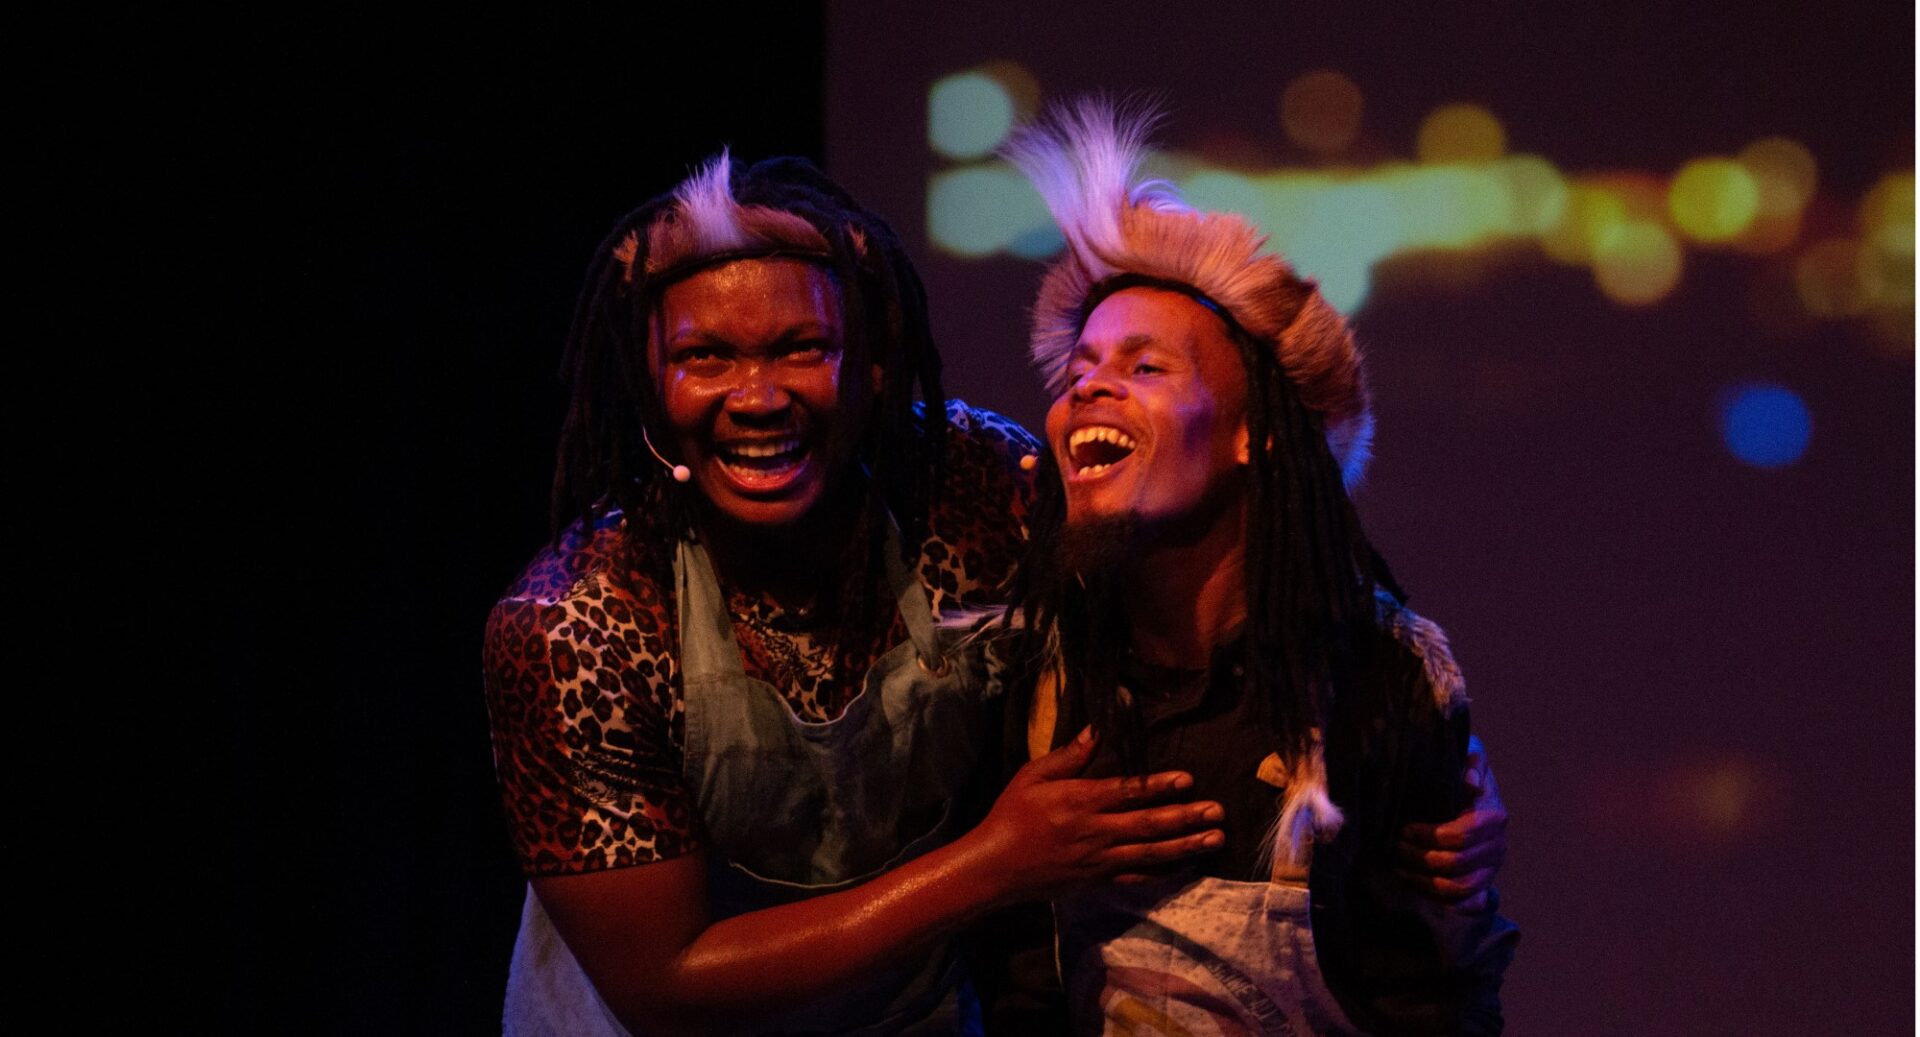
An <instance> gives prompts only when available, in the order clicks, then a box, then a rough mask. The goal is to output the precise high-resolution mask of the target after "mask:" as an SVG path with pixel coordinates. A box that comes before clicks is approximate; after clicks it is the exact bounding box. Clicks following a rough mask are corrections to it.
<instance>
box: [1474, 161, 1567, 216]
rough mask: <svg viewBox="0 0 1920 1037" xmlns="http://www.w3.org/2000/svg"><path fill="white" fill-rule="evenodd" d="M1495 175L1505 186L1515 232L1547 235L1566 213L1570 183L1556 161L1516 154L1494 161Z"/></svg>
mask: <svg viewBox="0 0 1920 1037" xmlns="http://www.w3.org/2000/svg"><path fill="white" fill-rule="evenodd" d="M1492 174H1493V175H1494V176H1497V177H1499V178H1500V179H1501V180H1502V181H1503V182H1504V183H1505V185H1506V193H1507V197H1508V199H1509V200H1510V201H1511V203H1512V225H1511V227H1510V228H1509V229H1510V230H1511V232H1512V233H1515V234H1545V233H1547V232H1549V231H1551V230H1552V229H1553V228H1554V227H1556V226H1558V225H1559V223H1560V221H1561V219H1562V218H1563V217H1564V216H1565V214H1566V211H1567V182H1566V180H1565V179H1564V178H1562V177H1561V176H1560V171H1559V170H1558V169H1555V168H1554V167H1553V163H1551V162H1548V161H1547V160H1546V159H1544V158H1541V157H1540V156H1538V155H1514V156H1513V157H1511V158H1505V159H1501V160H1500V161H1499V162H1497V163H1495V164H1494V166H1493V168H1492Z"/></svg>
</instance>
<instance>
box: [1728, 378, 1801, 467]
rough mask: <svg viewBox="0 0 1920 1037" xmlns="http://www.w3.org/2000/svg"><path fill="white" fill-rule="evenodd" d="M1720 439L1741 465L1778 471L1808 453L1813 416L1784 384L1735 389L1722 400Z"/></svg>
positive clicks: (1742, 386)
mask: <svg viewBox="0 0 1920 1037" xmlns="http://www.w3.org/2000/svg"><path fill="white" fill-rule="evenodd" d="M1720 437H1721V438H1722V439H1724V440H1726V443H1727V449H1728V450H1731V451H1733V456H1735V457H1737V458H1739V459H1740V460H1741V461H1742V462H1744V463H1746V464H1750V465H1752V466H1754V467H1755V468H1780V467H1783V466H1786V465H1790V464H1792V463H1794V462H1795V461H1798V460H1800V457H1801V455H1803V454H1805V453H1806V452H1807V443H1808V442H1809V441H1811V440H1812V439H1813V415H1812V414H1810V413H1808V411H1807V405H1806V404H1805V403H1804V402H1802V401H1801V399H1800V396H1799V394H1798V393H1795V392H1794V391H1793V390H1792V389H1789V388H1787V387H1786V386H1784V385H1772V384H1765V383H1759V384H1748V385H1741V386H1735V387H1734V388H1733V389H1731V390H1729V391H1728V392H1727V393H1726V394H1725V395H1724V396H1723V397H1722V398H1721V404H1720Z"/></svg>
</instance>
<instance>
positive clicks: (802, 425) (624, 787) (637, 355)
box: [486, 154, 1219, 1035]
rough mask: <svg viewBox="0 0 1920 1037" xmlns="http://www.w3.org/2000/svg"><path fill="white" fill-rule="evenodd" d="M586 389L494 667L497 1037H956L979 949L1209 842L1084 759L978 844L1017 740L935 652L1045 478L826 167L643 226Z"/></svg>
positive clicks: (1036, 771)
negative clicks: (989, 798)
mask: <svg viewBox="0 0 1920 1037" xmlns="http://www.w3.org/2000/svg"><path fill="white" fill-rule="evenodd" d="M567 376H568V380H569V382H570V383H571V386H572V390H573V399H572V404H571V407H570V411H569V414H568V417H567V423H566V426H565V428H564V430H563V433H562V439H561V446H560V460H559V466H558V474H557V476H556V485H555V492H554V501H555V511H556V520H555V525H556V527H557V528H560V529H561V530H562V532H561V533H560V535H559V536H558V537H557V540H556V543H555V544H554V545H553V546H551V547H549V548H548V549H547V550H546V551H544V552H542V553H541V555H540V556H539V557H537V558H536V559H535V560H534V562H533V563H532V565H531V566H529V567H528V569H527V571H526V572H525V574H523V575H522V577H521V578H520V580H519V581H518V582H517V583H516V584H515V585H514V587H513V588H512V589H510V590H509V591H508V593H507V595H506V596H505V598H503V599H502V601H501V602H500V603H499V605H498V606H496V608H495V609H494V611H493V613H492V615H491V616H490V618H489V622H488V630H487V640H486V676H487V693H488V707H489V713H490V715H491V719H492V723H493V737H494V752H495V763H496V769H497V771H498V774H499V778H500V782H501V786H502V791H503V795H504V798H505V801H506V806H507V812H508V816H509V822H510V827H511V831H512V835H513V839H514V844H515V848H516V850H517V851H518V853H519V856H520V859H521V862H522V865H523V867H524V868H525V870H526V872H527V874H528V876H529V879H530V888H529V892H528V896H527V900H526V905H525V909H524V911H523V914H522V920H521V928H520V935H519V939H518V942H517V943H516V945H515V949H514V960H513V967H512V971H511V975H510V977H509V981H508V993H507V1008H506V1020H505V1021H506V1028H507V1030H508V1032H511V1033H528V1034H534V1033H541V1034H544V1033H554V1034H568V1035H584V1034H617V1033H623V1032H626V1031H625V1027H632V1028H633V1029H635V1030H639V1031H642V1032H676V1033H679V1032H721V1033H729V1034H732V1033H749V1032H755V1033H757V1032H781V1033H810V1034H812V1033H842V1032H849V1033H851V1032H860V1033H869V1032H872V1033H942V1034H945V1033H956V1032H962V1027H963V1023H964V1018H963V1015H964V1010H963V1008H962V997H961V994H960V990H961V987H962V983H961V981H960V976H959V970H958V968H957V965H956V961H957V958H956V955H955V954H954V953H953V952H952V950H951V949H950V947H949V943H950V941H949V937H950V936H951V935H952V934H953V932H954V931H955V930H956V929H957V928H959V927H960V926H961V925H962V924H963V923H965V922H967V921H969V920H971V919H973V918H975V917H977V916H979V915H981V914H982V913H984V912H986V911H988V910H990V909H992V908H996V907H999V906H1001V905H1004V904H1008V903H1012V902H1015V901H1020V900H1026V899H1034V898H1041V897H1045V896H1048V895H1051V894H1052V893H1055V892H1057V891H1060V890H1062V889H1067V888H1074V887H1076V886H1078V885H1083V884H1086V883H1090V882H1094V881H1103V880H1105V879H1107V878H1109V877H1111V876H1113V875H1115V874H1117V873H1123V872H1128V871H1133V870H1137V869H1139V868H1142V867H1144V866H1148V865H1151V864H1153V863H1156V862H1162V861H1166V860H1169V859H1172V858H1174V857H1178V856H1184V855H1189V854H1192V853H1194V852H1196V851H1199V850H1201V849H1204V848H1205V847H1206V846H1208V845H1211V844H1212V843H1214V842H1217V840H1218V839H1219V832H1218V831H1217V830H1214V829H1213V822H1212V821H1211V820H1210V819H1209V815H1210V814H1215V813H1217V811H1218V810H1219V807H1218V805H1217V804H1211V803H1207V802H1205V801H1191V802H1183V803H1178V804H1164V803H1162V802H1161V801H1163V800H1166V799H1167V798H1169V797H1168V793H1169V792H1171V791H1172V790H1173V789H1174V788H1175V787H1176V785H1178V784H1180V783H1182V782H1184V781H1185V779H1184V777H1183V776H1180V775H1171V774H1169V775H1155V776H1153V777H1152V778H1150V779H1149V780H1147V781H1146V782H1133V781H1122V780H1119V779H1112V780H1086V779H1080V778H1078V777H1077V772H1078V770H1079V769H1080V768H1081V765H1082V764H1084V762H1085V759H1086V757H1087V752H1088V747H1087V746H1086V745H1085V744H1084V743H1082V744H1079V745H1076V746H1073V747H1070V748H1069V749H1068V750H1066V751H1065V752H1062V753H1060V754H1056V755H1055V756H1052V757H1049V758H1048V759H1047V760H1044V761H1041V762H1039V763H1037V764H1036V765H1035V766H1033V767H1030V768H1028V769H1026V770H1025V771H1023V772H1022V774H1021V775H1020V776H1019V777H1018V778H1017V779H1016V780H1015V781H1014V782H1013V783H1012V784H1011V785H1010V786H1009V787H1008V788H1007V789H1006V791H1005V792H1004V793H1003V794H1002V795H1000V796H999V798H998V800H997V801H995V802H994V804H993V808H992V810H991V811H990V812H989V813H988V814H987V816H986V818H985V819H984V820H983V821H981V822H980V824H979V825H978V826H977V827H974V828H973V829H972V830H971V831H970V832H968V831H966V830H965V828H964V827H963V826H964V825H965V824H966V823H968V822H970V821H971V820H973V819H974V818H973V817H970V816H969V814H968V809H967V806H968V803H969V802H970V798H969V792H970V789H969V786H970V784H971V783H973V782H974V781H975V780H976V779H977V778H978V777H979V776H980V775H981V774H982V772H983V770H985V769H983V768H982V767H980V766H979V765H978V764H979V761H980V760H981V759H982V758H983V757H988V756H995V757H997V755H998V752H997V750H995V749H994V748H993V747H992V746H993V745H994V744H995V743H994V742H993V739H994V738H995V737H997V734H998V726H997V725H996V724H995V723H994V722H993V719H992V718H993V716H994V713H993V711H992V710H991V709H990V703H989V702H988V701H987V700H988V699H989V697H990V696H991V695H992V690H991V688H990V686H989V685H988V683H987V682H986V681H985V680H984V679H983V677H982V667H981V665H980V663H979V661H978V659H977V658H976V655H975V652H974V651H972V650H969V649H966V648H963V647H955V646H953V645H951V644H949V643H948V642H947V641H946V640H945V639H944V635H943V633H942V632H941V631H939V630H937V629H936V627H935V625H934V623H933V616H934V615H935V614H936V612H937V610H940V609H942V608H947V607H952V606H957V605H961V604H964V603H965V602H967V601H968V600H969V599H972V598H974V597H976V596H977V595H979V594H981V593H982V592H983V591H985V590H987V589H989V588H992V587H993V586H994V585H996V584H997V583H998V582H999V581H1001V580H1002V579H1003V578H1004V576H1005V574H1006V572H1007V571H1008V570H1009V569H1011V567H1012V563H1013V559H1014V555H1015V553H1016V551H1017V549H1018V544H1019V534H1018V529H1019V523H1020V521H1021V520H1022V518H1023V517H1024V501H1025V500H1026V497H1027V492H1026V488H1025V487H1024V485H1021V484H1019V483H1018V482H1017V479H1018V477H1019V476H1021V475H1022V474H1023V473H1022V472H1021V470H1020V468H1019V467H1018V464H1017V459H1018V458H1019V457H1020V456H1022V455H1024V454H1026V453H1028V452H1029V451H1030V450H1031V449H1032V445H1033V441H1032V439H1031V438H1030V437H1028V436H1027V435H1026V433H1024V432H1022V431H1020V430H1019V429H1018V428H1017V427H1015V426H1013V425H1011V424H1008V423H1005V422H1003V421H1002V420H1001V419H999V418H997V417H995V416H994V415H991V414H987V413H985V412H982V411H977V410H973V409H971V408H968V407H966V406H964V405H962V404H959V403H957V402H955V403H948V402H947V401H946V400H945V399H944V397H943V395H942V393H941V390H940V381H939V358H938V355H937V354H936V353H935V352H934V349H933V343H932V341H931V339H930V337H929V335H928V331H927V317H926V308H925V303H924V299H923V296H922V292H921V288H920V282H919V279H918V278H917V277H916V275H915V274H914V272H913V269H912V267H911V266H909V265H908V263H907V260H906V258H905V255H904V253H903V252H902V250H901V248H900V245H899V243H898V241H897V240H896V239H895V238H894V236H893V234H892V232H891V231H890V230H889V229H888V228H887V226H886V225H885V224H884V223H883V222H881V221H880V220H879V219H878V218H877V217H875V216H873V215H872V214H871V213H869V212H867V211H866V210H864V209H862V208H860V207H859V206H858V205H857V204H856V203H855V202H854V201H853V200H852V199H851V198H849V197H848V196H847V195H846V194H845V193H844V192H843V191H841V190H840V188H839V187H838V186H837V185H835V184H833V183H832V182H831V181H829V180H828V179H826V178H825V177H824V176H822V175H821V174H820V173H819V172H818V171H817V170H815V169H813V167H812V166H810V165H808V164H806V163H805V162H802V161H799V160H792V159H784V160H773V161H770V162H765V163H761V164H760V165H757V166H754V167H752V168H751V169H744V168H735V167H734V166H733V165H732V164H731V163H730V162H729V161H728V160H727V157H726V156H725V155H724V154H723V155H722V156H720V158H719V159H717V160H716V161H714V162H712V163H711V164H709V165H708V166H707V167H706V168H704V169H703V170H702V171H701V172H699V173H698V174H697V175H695V176H694V177H693V178H691V179H690V180H688V181H687V182H686V183H684V184H682V185H681V187H680V188H679V189H678V190H677V191H675V192H674V193H673V194H671V195H668V196H665V197H662V198H659V199H656V200H654V201H653V202H650V203H649V204H647V205H646V206H643V207H642V208H640V209H639V210H637V211H635V212H634V213H632V214H630V215H629V216H628V217H627V218H626V219H625V220H623V221H622V222H621V223H620V225H619V226H618V227H616V228H615V230H614V232H613V233H612V235H610V236H609V238H608V239H607V241H606V243H605V244H603V245H602V247H601V251H600V253H599V255H598V256H597V258H596V260H595V263H594V266H593V268H592V269H591V271H590V272H589V277H588V283H587V286H586V288H585V290H584V292H583V293H582V296H581V300H580V304H579V307H578V309H577V311H576V313H575V317H574V323H573V329H572V332H571V335H570V341H569V347H568V353H567ZM916 389H917V390H918V395H919V397H920V399H921V401H922V403H921V404H920V405H918V406H916V404H915V402H914V396H915V391H916ZM989 791H991V790H989ZM1182 798H1186V797H1182ZM983 800H984V797H982V798H981V801H983ZM963 833H964V834H963Z"/></svg>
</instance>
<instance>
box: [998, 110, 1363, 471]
mask: <svg viewBox="0 0 1920 1037" xmlns="http://www.w3.org/2000/svg"><path fill="white" fill-rule="evenodd" d="M1156 121H1157V119H1156V117H1155V116H1154V115H1153V114H1152V113H1151V112H1150V111H1141V110H1133V111H1125V110H1116V108H1115V107H1114V105H1113V104H1112V103H1110V102H1108V101H1105V100H1099V99H1086V100H1082V101H1080V102H1079V103H1077V104H1074V105H1067V106H1060V107H1056V108H1053V109H1052V110H1050V111H1049V112H1048V113H1047V115H1045V116H1044V117H1042V118H1041V119H1040V120H1039V121H1038V122H1035V123H1032V124H1030V125H1027V126H1025V127H1022V128H1021V129H1019V130H1017V131H1015V133H1014V135H1013V136H1012V138H1011V139H1010V140H1009V141H1008V142H1007V144H1006V145H1004V146H1003V147H1002V148H1001V154H1002V155H1003V156H1004V157H1005V158H1006V159H1007V160H1008V161H1010V162H1012V163H1013V164H1014V165H1015V166H1017V167H1019V169H1020V171H1021V172H1022V173H1025V174H1026V175H1027V178H1028V179H1029V180H1031V181H1033V185H1034V187H1036V188H1038V189H1039V191H1040V196H1041V198H1043V199H1044V200H1045V201H1046V203H1047V208H1048V210H1050V211H1051V212H1052V213H1053V218H1054V221H1055V222H1056V223H1058V224H1059V225H1060V230H1061V232H1062V233H1063V234H1064V235H1065V236H1066V239H1067V248H1066V253H1065V254H1064V255H1063V256H1062V257H1061V258H1060V259H1059V260H1057V261H1056V262H1055V263H1054V264H1053V266H1052V267H1050V268H1049V269H1048V270H1047V274H1046V277H1045V279H1044V280H1043V281H1042V282H1041V286H1040V297H1039V299H1038V300H1037V301H1036V302H1035V303H1034V309H1033V340H1032V356H1033V361H1034V363H1035V365H1036V366H1038V367H1039V368H1040V371H1041V374H1042V376H1043V377H1045V378H1046V380H1047V387H1048V389H1049V390H1050V391H1051V392H1053V393H1055V394H1058V393H1059V392H1061V391H1063V390H1064V388H1065V384H1066V365H1067V358H1068V357H1069V356H1070V355H1071V354H1072V352H1073V346H1074V343H1075V342H1076V341H1078V340H1079V337H1080V330H1081V327H1082V326H1083V325H1084V324H1085V323H1086V319H1087V315H1088V314H1089V313H1090V312H1091V311H1092V309H1093V307H1094V306H1097V305H1098V304H1099V302H1100V301H1101V300H1102V299H1104V298H1105V297H1106V295H1107V294H1110V293H1111V292H1112V291H1115V290H1118V288H1120V287H1126V286H1128V285H1129V284H1139V283H1148V284H1151V283H1153V282H1161V283H1162V284H1163V285H1166V286H1168V287H1179V288H1184V289H1190V290H1191V291H1192V292H1194V293H1196V294H1198V295H1199V296H1200V297H1201V298H1202V299H1203V300H1204V301H1208V302H1211V303H1212V304H1213V306H1214V308H1217V310H1218V311H1221V312H1223V314H1224V315H1227V316H1229V318H1230V321H1231V322H1232V323H1236V324H1238V325H1239V327H1240V328H1241V329H1242V330H1243V331H1244V332H1245V333H1247V334H1249V335H1251V336H1253V338H1255V339H1256V340H1258V341H1262V342H1266V343H1269V344H1271V346H1272V349H1273V352H1274V356H1275V358H1276V359H1277V360H1278V361H1279V363H1280V367H1281V369H1282V370H1284V371H1285V372H1286V373H1287V376H1288V378H1290V379H1291V380H1292V381H1293V383H1294V385H1295V386H1296V387H1297V388H1298V390H1299V392H1300V398H1301V400H1302V401H1303V402H1305V403H1306V405H1307V406H1308V407H1309V408H1311V409H1312V410H1313V411H1314V413H1315V414H1317V415H1318V416H1319V417H1320V419H1321V422H1322V424H1323V427H1324V428H1325V430H1326V435H1327V445H1328V446H1329V447H1331V448H1332V450H1333V456H1334V460H1335V461H1337V462H1338V463H1339V465H1340V473H1341V476H1342V479H1343V480H1344V481H1345V482H1346V484H1347V485H1348V486H1349V487H1351V486H1353V485H1354V484H1355V483H1357V482H1358V481H1359V480H1360V476H1361V474H1362V473H1363V472H1364V471H1365V469H1366V465H1367V456H1368V451H1369V449H1370V447H1371V445H1372V442H1373V412H1372V409H1371V405H1370V397H1369V393H1368V391H1367V382H1366V375H1365V372H1364V371H1363V370H1362V368H1361V356H1360V350H1359V347H1358V346H1357V345H1356V344H1355V343H1354V340H1353V333H1352V332H1351V331H1350V330H1349V329H1348V327H1347V322H1346V318H1344V317H1342V316H1341V315H1340V313H1339V311H1337V310H1335V309H1334V308H1333V306H1332V305H1331V304H1329V303H1328V302H1327V301H1326V299H1325V298H1323V297H1322V296H1321V295H1320V292H1319V290H1318V289H1317V288H1315V287H1314V284H1313V282H1312V281H1311V280H1307V279H1304V278H1302V277H1300V276H1299V275H1297V274H1296V273H1294V270H1293V268H1292V267H1291V266H1290V265H1288V264H1287V262H1286V260H1284V259H1282V258H1281V257H1280V256H1278V255H1275V254H1273V253H1271V252H1263V251H1262V249H1264V248H1265V246H1266V243H1267V237H1266V235H1265V234H1263V233H1261V232H1260V229H1259V228H1258V227H1255V226H1254V225H1252V224H1251V223H1248V222H1247V221H1246V220H1245V219H1243V218H1241V217H1240V216H1238V215H1236V214H1234V213H1228V212H1201V211H1199V210H1196V209H1194V208H1193V207H1192V206H1191V205H1188V204H1187V203H1186V202H1185V201H1184V200H1183V199H1182V198H1181V197H1180V194H1179V192H1178V190H1177V189H1176V188H1175V187H1174V186H1173V185H1172V184H1170V183H1168V182H1166V181H1164V180H1140V181H1138V182H1135V177H1136V176H1137V174H1138V173H1139V168H1140V164H1141V161H1142V159H1143V158H1145V156H1146V152H1147V149H1148V144H1147V136H1148V134H1149V133H1150V132H1151V131H1152V129H1153V126H1154V124H1155V122H1156Z"/></svg>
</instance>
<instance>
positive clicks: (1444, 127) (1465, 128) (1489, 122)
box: [1414, 104, 1507, 162]
mask: <svg viewBox="0 0 1920 1037" xmlns="http://www.w3.org/2000/svg"><path fill="white" fill-rule="evenodd" d="M1414 153H1415V154H1416V155H1419V156H1420V161H1422V162H1490V161H1492V160H1494V159H1496V158H1499V157H1500V156H1502V155H1504V154H1506V153H1507V131H1506V130H1505V129H1504V128H1503V127H1502V126H1501V125H1500V120H1499V119H1496V118H1494V116H1493V113H1492V112H1489V111H1487V110H1486V109H1485V108H1482V107H1480V106H1479V105H1477V104H1449V105H1443V106H1441V107H1439V108H1436V109H1434V110H1433V111H1432V112H1431V113H1430V114H1428V116H1427V117H1426V119H1424V120H1422V121H1421V123H1420V135H1419V138H1418V141H1417V143H1416V144H1415V147H1414Z"/></svg>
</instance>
